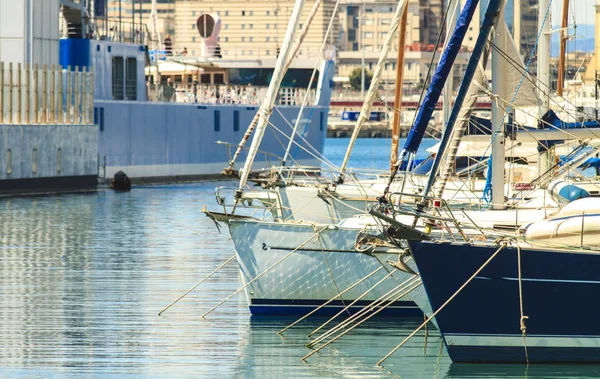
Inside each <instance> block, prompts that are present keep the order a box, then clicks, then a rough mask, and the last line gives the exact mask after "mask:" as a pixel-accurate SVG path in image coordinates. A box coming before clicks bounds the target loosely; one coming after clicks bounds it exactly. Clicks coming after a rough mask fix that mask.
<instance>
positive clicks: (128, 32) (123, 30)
mask: <svg viewBox="0 0 600 379" xmlns="http://www.w3.org/2000/svg"><path fill="white" fill-rule="evenodd" d="M63 16H65V17H62V18H61V23H60V25H59V35H60V36H61V38H87V39H93V40H100V41H111V42H121V43H132V44H137V45H148V46H150V45H151V44H152V43H153V42H157V41H153V40H152V34H151V33H150V32H149V29H148V25H146V24H144V23H139V22H131V21H125V19H124V18H122V19H120V20H119V19H111V18H102V17H94V18H89V17H87V15H85V14H84V17H83V18H82V17H80V16H78V15H77V13H76V12H75V14H73V12H72V11H66V10H65V8H63Z"/></svg>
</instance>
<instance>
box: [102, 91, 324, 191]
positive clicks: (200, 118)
mask: <svg viewBox="0 0 600 379" xmlns="http://www.w3.org/2000/svg"><path fill="white" fill-rule="evenodd" d="M94 107H95V114H96V120H95V121H96V123H97V124H98V128H99V144H98V155H99V164H100V176H101V177H103V178H105V179H106V180H109V179H111V178H112V177H113V176H114V174H115V173H116V172H117V171H123V172H125V173H126V174H127V175H128V176H129V177H130V178H131V179H132V180H133V181H134V182H138V183H139V182H142V183H151V182H178V181H190V180H198V179H214V178H218V177H219V174H220V172H221V170H223V168H225V167H226V166H228V164H229V160H230V156H229V155H228V151H227V148H226V147H225V146H223V145H219V144H217V143H216V142H217V141H221V142H225V143H229V144H234V145H235V146H237V144H238V143H239V142H240V140H241V139H242V137H243V135H244V133H245V131H246V128H247V127H248V125H250V123H251V122H252V119H253V118H254V115H255V114H256V112H257V110H258V107H257V106H250V107H248V106H241V105H218V104H214V105H198V104H189V103H181V104H178V103H151V102H137V101H135V102H134V101H132V102H126V101H102V100H98V101H95V102H94ZM278 110H279V112H275V113H273V115H272V116H271V123H272V124H274V125H276V126H277V128H279V129H280V130H282V131H283V132H285V133H286V134H288V135H289V134H290V132H291V127H290V126H289V124H288V122H289V123H291V124H292V125H293V124H294V122H295V120H296V119H297V117H298V113H299V110H300V108H299V107H296V106H280V107H278ZM327 113H328V107H323V106H317V107H315V109H314V110H312V109H307V110H305V111H304V113H303V116H302V117H301V121H302V122H301V127H300V131H299V134H300V135H301V136H302V138H304V139H305V141H306V142H308V143H309V144H310V145H311V146H313V147H314V149H315V150H316V152H318V153H322V151H323V146H324V142H325V135H326V132H327ZM235 114H237V116H235V118H236V119H238V120H239V122H237V123H236V125H238V126H239V127H234V126H235V125H234V115H235ZM295 140H296V142H298V143H302V145H303V146H306V145H307V144H306V142H304V141H302V140H301V138H300V137H297V138H296V139H295ZM287 143H288V139H287V137H285V136H284V135H283V134H281V133H280V132H278V131H276V130H275V129H274V128H272V127H270V126H269V127H268V129H267V131H266V133H265V137H264V139H263V142H262V143H261V146H260V149H261V150H263V151H267V152H269V153H272V154H274V155H277V156H279V157H281V156H283V155H284V152H285V147H286V146H287ZM249 144H250V141H249V142H248V146H247V147H249ZM233 150H235V147H233ZM231 153H233V151H231ZM291 153H292V157H293V158H294V160H295V163H296V164H301V165H312V166H315V165H316V166H320V162H319V161H318V160H317V159H316V158H315V157H314V156H313V155H311V154H309V153H308V152H306V151H305V150H303V149H302V148H299V147H298V146H296V145H294V146H293V147H292V149H291ZM245 159H246V154H245V152H243V153H242V154H241V155H240V156H239V158H238V160H237V164H238V165H241V164H243V162H244V161H245ZM280 164H281V162H280V161H279V160H278V159H277V158H276V157H273V156H267V155H265V154H261V153H259V154H258V155H257V157H256V159H255V165H254V168H256V169H258V168H262V167H270V166H272V165H280Z"/></svg>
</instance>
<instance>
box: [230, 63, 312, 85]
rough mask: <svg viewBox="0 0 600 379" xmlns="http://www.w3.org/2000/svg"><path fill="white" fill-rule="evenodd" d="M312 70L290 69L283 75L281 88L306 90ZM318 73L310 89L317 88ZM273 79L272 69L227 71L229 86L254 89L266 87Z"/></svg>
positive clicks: (233, 69) (232, 69) (234, 69)
mask: <svg viewBox="0 0 600 379" xmlns="http://www.w3.org/2000/svg"><path fill="white" fill-rule="evenodd" d="M312 71H313V70H312V69H309V68H307V69H300V68H297V69H290V70H288V71H287V73H286V74H285V76H284V78H283V81H282V82H281V87H284V88H285V87H288V88H307V87H308V83H309V81H310V77H311V76H312ZM318 76H319V73H318V72H317V74H316V75H315V78H314V80H313V81H312V83H311V88H317V83H318V81H319V78H318ZM272 77H273V69H272V68H231V69H229V84H231V85H244V86H246V85H248V84H250V85H252V86H256V87H268V86H269V83H270V82H271V79H272Z"/></svg>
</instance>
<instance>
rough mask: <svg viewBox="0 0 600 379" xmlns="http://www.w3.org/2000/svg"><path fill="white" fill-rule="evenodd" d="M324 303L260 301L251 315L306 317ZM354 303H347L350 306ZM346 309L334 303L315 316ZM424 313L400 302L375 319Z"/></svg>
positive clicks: (353, 310) (355, 308) (361, 305)
mask: <svg viewBox="0 0 600 379" xmlns="http://www.w3.org/2000/svg"><path fill="white" fill-rule="evenodd" d="M325 302H326V300H323V301H318V300H315V301H306V300H290V301H286V300H265V299H260V300H258V301H253V303H252V304H251V305H250V313H252V315H253V316H304V315H306V314H307V313H309V312H312V311H313V310H315V309H316V308H317V307H319V306H320V305H322V304H324V303H325ZM351 302H352V301H347V302H346V304H350V303H351ZM368 303H369V302H358V303H357V305H355V306H352V307H350V308H349V312H350V313H351V314H354V313H356V312H358V311H360V310H361V309H363V308H364V307H365V306H366V305H367V304H368ZM343 308H344V305H343V304H342V303H341V302H332V303H330V304H328V305H326V306H325V307H323V308H321V309H319V310H318V311H317V312H315V313H314V314H313V315H315V316H333V315H335V314H336V313H338V312H339V311H340V310H342V309H343ZM422 316H423V312H422V311H421V310H420V309H419V308H418V307H417V306H416V305H415V303H413V302H409V301H398V302H396V303H394V304H393V305H390V306H389V307H387V308H385V309H384V310H382V311H381V312H379V313H378V314H377V315H376V316H374V317H422Z"/></svg>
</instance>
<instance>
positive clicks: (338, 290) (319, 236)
mask: <svg viewBox="0 0 600 379" xmlns="http://www.w3.org/2000/svg"><path fill="white" fill-rule="evenodd" d="M313 229H315V232H316V233H317V241H319V246H320V247H321V254H322V255H323V260H324V261H325V265H326V266H327V272H328V273H329V275H330V276H331V281H332V282H333V286H334V287H335V290H336V292H337V293H338V297H339V298H340V300H341V302H342V305H343V306H344V308H346V301H345V300H344V298H343V297H342V293H341V291H340V287H339V286H338V284H337V281H336V280H335V276H334V275H333V271H332V270H331V266H330V265H329V261H328V260H327V256H326V255H325V249H324V247H323V241H322V240H321V233H320V232H319V231H318V230H317V227H316V226H315V225H313ZM332 254H333V252H331V251H330V252H329V255H330V256H331V255H332ZM347 313H348V316H351V315H352V314H351V313H350V311H349V310H348V311H347Z"/></svg>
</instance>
